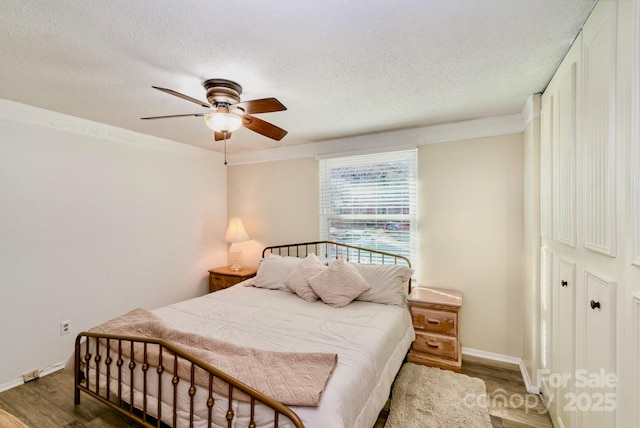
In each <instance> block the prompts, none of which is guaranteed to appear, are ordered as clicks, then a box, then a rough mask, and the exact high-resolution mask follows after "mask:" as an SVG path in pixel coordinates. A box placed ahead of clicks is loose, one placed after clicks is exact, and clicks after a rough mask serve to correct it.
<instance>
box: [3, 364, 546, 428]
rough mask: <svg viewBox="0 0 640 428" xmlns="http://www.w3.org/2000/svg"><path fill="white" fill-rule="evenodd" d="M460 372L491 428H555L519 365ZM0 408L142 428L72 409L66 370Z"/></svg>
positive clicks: (27, 419) (37, 426)
mask: <svg viewBox="0 0 640 428" xmlns="http://www.w3.org/2000/svg"><path fill="white" fill-rule="evenodd" d="M462 373H464V374H466V375H468V376H472V377H478V378H480V379H483V380H484V382H485V384H486V386H487V396H488V399H487V404H488V407H489V414H490V415H491V421H492V424H493V428H551V427H552V424H551V420H550V419H549V416H548V414H547V413H546V412H545V411H544V407H543V405H542V402H541V400H540V399H539V397H538V396H536V395H531V394H527V393H526V390H525V386H524V382H523V381H522V377H521V375H520V370H519V369H518V366H516V365H513V364H505V363H498V362H494V361H487V360H482V359H477V358H473V357H465V358H464V359H463V361H462ZM527 403H528V404H527ZM534 404H535V405H534ZM0 409H3V410H5V411H7V412H9V413H11V414H13V415H15V416H17V417H18V418H20V419H21V420H22V421H23V422H24V423H25V424H27V425H28V426H29V427H31V428H104V427H118V428H120V427H140V425H139V424H136V423H133V422H131V421H130V420H129V419H127V418H126V417H124V416H120V414H119V413H117V412H116V411H114V410H111V409H110V408H108V407H106V406H105V405H103V404H101V403H99V402H98V401H96V400H94V399H92V398H90V397H87V396H83V397H82V403H81V405H80V406H74V404H73V378H72V376H71V375H70V374H68V373H65V372H62V371H60V372H56V373H53V374H51V375H49V376H44V377H42V378H40V379H38V380H35V381H32V382H29V383H26V384H24V385H22V386H19V387H17V388H13V389H10V390H8V391H5V392H2V393H0ZM387 415H388V403H387V407H385V409H384V410H383V411H382V412H381V413H380V418H379V419H378V422H377V423H376V425H375V427H374V428H383V427H384V422H385V420H386V417H387ZM469 428H472V427H469Z"/></svg>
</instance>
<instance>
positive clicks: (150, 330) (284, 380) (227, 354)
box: [90, 309, 338, 406]
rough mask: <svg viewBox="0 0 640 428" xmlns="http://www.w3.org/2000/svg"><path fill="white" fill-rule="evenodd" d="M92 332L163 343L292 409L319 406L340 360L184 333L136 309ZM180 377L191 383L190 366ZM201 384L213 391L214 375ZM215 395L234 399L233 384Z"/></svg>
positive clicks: (220, 385)
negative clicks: (210, 381) (265, 348)
mask: <svg viewBox="0 0 640 428" xmlns="http://www.w3.org/2000/svg"><path fill="white" fill-rule="evenodd" d="M90 331H91V332H94V333H108V334H116V335H122V336H137V337H146V338H156V339H163V340H165V341H167V342H169V343H171V344H173V345H174V346H177V347H179V348H181V349H183V350H184V351H185V352H188V353H189V354H191V355H193V356H195V357H197V358H200V359H201V360H203V361H205V362H207V363H208V364H211V365H212V366H214V367H215V368H217V369H219V370H221V371H223V372H225V373H227V374H229V375H230V376H232V377H234V378H236V379H238V380H240V381H241V382H243V383H245V384H247V385H249V386H251V387H252V388H254V389H256V390H258V391H260V392H261V393H263V394H265V395H266V396H268V397H270V398H272V399H274V400H276V401H279V402H281V403H282V404H285V405H288V406H317V405H318V403H319V402H320V397H321V396H322V392H323V391H324V389H325V387H326V386H327V382H328V381H329V377H330V376H331V373H332V372H333V370H334V368H335V366H336V363H337V360H338V355H337V354H331V353H293V352H274V351H265V350H260V349H253V348H245V347H242V346H238V345H234V344H231V343H228V342H223V341H220V340H217V339H213V338H210V337H205V336H201V335H198V334H195V333H188V332H184V331H181V330H177V329H175V328H174V327H173V326H171V325H170V324H169V323H167V322H165V321H163V320H162V319H160V318H159V317H158V316H156V315H155V314H153V313H151V312H149V311H147V310H145V309H134V310H133V311H131V312H129V313H126V314H124V315H122V316H120V317H117V318H114V319H113V320H111V321H107V322H106V323H104V324H101V325H99V326H97V327H95V328H93V329H91V330H90ZM114 346H117V345H115V344H113V345H112V347H114ZM124 348H126V351H125V349H124ZM114 349H116V348H114ZM129 349H130V348H129V346H123V354H125V355H126V356H127V357H130V355H129V353H130V352H129ZM116 350H117V349H116ZM134 355H135V360H136V361H139V362H141V361H142V358H143V345H142V344H141V343H137V344H135V345H134ZM167 357H169V356H168V355H166V354H165V355H164V356H163V366H164V367H165V369H166V370H167V371H169V370H173V357H172V356H171V357H170V358H171V359H170V360H169V358H167ZM158 360H159V356H158V347H157V346H155V345H150V346H148V347H147V361H148V363H149V364H150V365H152V366H157V365H158ZM169 361H171V364H169ZM183 361H184V360H183ZM170 366H171V367H170ZM178 375H179V376H180V377H181V378H183V379H189V378H190V365H189V364H186V363H185V364H180V365H179V367H178ZM195 383H196V384H198V385H200V386H203V387H205V388H208V386H209V375H208V373H205V372H204V371H203V370H199V369H196V372H195ZM214 390H215V391H216V392H218V393H220V394H224V395H227V393H228V392H227V391H228V387H227V384H226V383H225V382H223V381H221V380H219V379H217V378H216V381H215V382H214ZM236 394H238V396H236ZM234 398H238V399H242V398H244V399H246V396H245V395H244V394H241V393H240V391H237V390H236V392H234Z"/></svg>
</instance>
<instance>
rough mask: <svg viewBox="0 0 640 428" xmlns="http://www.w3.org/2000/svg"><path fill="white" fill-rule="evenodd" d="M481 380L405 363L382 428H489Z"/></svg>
mask: <svg viewBox="0 0 640 428" xmlns="http://www.w3.org/2000/svg"><path fill="white" fill-rule="evenodd" d="M486 393H487V389H486V386H485V384H484V381H483V380H482V379H478V378H475V377H469V376H467V375H463V374H458V373H454V372H452V371H449V370H440V369H436V368H433V367H425V366H420V365H417V364H412V363H405V364H404V365H403V366H402V368H401V369H400V373H399V374H398V377H397V378H396V381H395V383H394V385H393V392H392V394H391V406H390V409H389V417H388V418H387V423H386V424H385V428H456V427H461V428H484V427H486V428H491V418H490V417H489V411H488V410H487V406H486V402H487V399H486Z"/></svg>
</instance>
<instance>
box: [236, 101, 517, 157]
mask: <svg viewBox="0 0 640 428" xmlns="http://www.w3.org/2000/svg"><path fill="white" fill-rule="evenodd" d="M525 108H527V107H525ZM525 108H523V113H526V111H525ZM523 113H518V114H511V115H504V116H493V117H486V118H482V119H473V120H466V121H462V122H453V123H446V124H442V125H433V126H427V127H423V128H413V129H405V130H400V131H390V132H382V133H377V134H368V135H360V136H357V137H351V138H341V139H336V140H325V141H320V142H317V143H308V144H299V145H293V146H281V147H277V148H274V149H266V150H255V151H246V152H240V153H230V154H227V161H228V162H229V165H239V164H249V163H258V162H270V161H278V160H290V159H299V158H308V157H312V158H315V159H326V158H330V157H337V156H350V155H354V154H362V153H379V152H384V151H397V150H406V149H408V148H412V147H418V146H421V145H424V144H436V143H445V142H451V141H461V140H469V139H475V138H483V137H496V136H500V135H509V134H519V133H522V132H523V130H524V129H525V127H526V125H527V124H528V120H525V119H526V117H524V116H523Z"/></svg>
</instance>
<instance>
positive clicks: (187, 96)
mask: <svg viewBox="0 0 640 428" xmlns="http://www.w3.org/2000/svg"><path fill="white" fill-rule="evenodd" d="M151 87H152V88H153V89H157V90H159V91H162V92H166V93H167V94H170V95H174V96H176V97H178V98H182V99H183V100H187V101H191V102H192V103H195V104H198V105H199V106H201V107H205V108H211V104H209V103H205V102H204V101H200V100H197V99H195V98H191V97H190V96H189V95H185V94H181V93H180V92H176V91H174V90H173V89H167V88H159V87H157V86H151Z"/></svg>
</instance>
